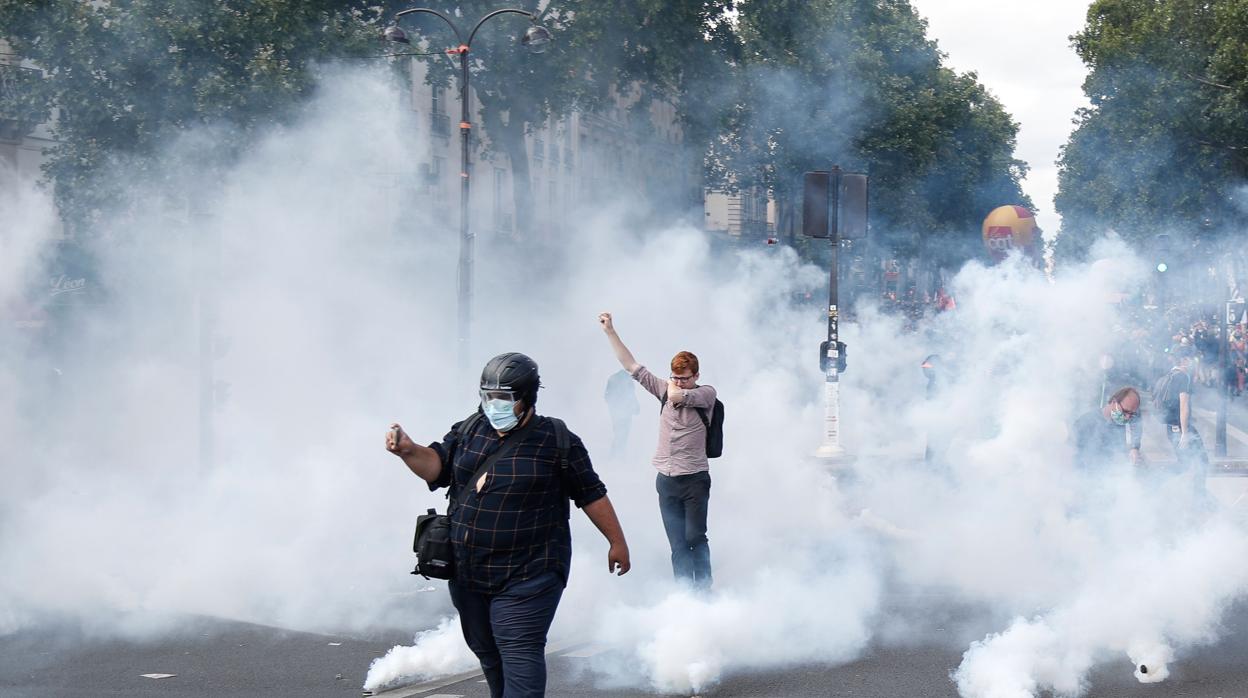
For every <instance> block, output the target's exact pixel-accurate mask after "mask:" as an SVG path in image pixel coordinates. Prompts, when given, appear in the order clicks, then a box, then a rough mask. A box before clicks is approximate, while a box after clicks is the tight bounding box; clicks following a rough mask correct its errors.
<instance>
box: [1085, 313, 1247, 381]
mask: <svg viewBox="0 0 1248 698" xmlns="http://www.w3.org/2000/svg"><path fill="white" fill-rule="evenodd" d="M1124 316H1125V320H1124V322H1123V324H1122V325H1120V326H1118V327H1117V328H1116V330H1117V334H1118V335H1119V339H1120V341H1118V342H1117V343H1116V344H1117V346H1118V347H1119V349H1118V350H1117V352H1116V353H1115V354H1114V355H1112V356H1110V357H1108V360H1107V361H1105V362H1104V363H1103V367H1104V368H1105V370H1106V373H1107V379H1108V382H1110V383H1116V382H1123V383H1129V384H1132V385H1141V386H1144V387H1148V386H1150V385H1151V384H1152V381H1154V380H1155V379H1156V378H1157V377H1158V376H1160V375H1162V374H1164V373H1165V372H1166V371H1167V370H1168V369H1169V367H1170V366H1171V365H1172V363H1173V361H1172V357H1173V356H1174V353H1175V352H1176V351H1184V352H1190V353H1191V355H1192V381H1193V383H1195V384H1197V385H1201V386H1204V387H1207V388H1220V387H1221V386H1223V385H1226V386H1227V387H1228V388H1229V392H1230V395H1231V397H1232V398H1238V397H1243V396H1244V393H1245V392H1246V391H1245V388H1248V322H1239V323H1238V324H1235V325H1231V326H1230V334H1229V338H1228V339H1229V341H1228V343H1227V356H1226V365H1225V369H1224V368H1223V364H1222V359H1221V353H1220V352H1221V346H1220V345H1221V342H1222V329H1223V325H1222V323H1220V322H1218V319H1219V318H1218V316H1217V315H1216V314H1213V313H1208V312H1205V311H1204V310H1202V309H1201V308H1199V307H1195V306H1190V305H1172V306H1169V307H1166V308H1149V307H1143V306H1140V307H1135V308H1132V309H1129V310H1126V311H1125V313H1124ZM1240 319H1241V320H1243V319H1244V318H1242V317H1241V318H1240Z"/></svg>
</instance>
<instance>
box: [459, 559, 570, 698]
mask: <svg viewBox="0 0 1248 698" xmlns="http://www.w3.org/2000/svg"><path fill="white" fill-rule="evenodd" d="M450 589H451V603H453V604H455V608H456V609H457V610H458V611H459V622H460V625H461V626H462V627H463V630H464V639H465V640H466V641H467V642H468V648H469V649H471V650H472V652H473V654H475V655H477V659H479V660H480V661H481V671H482V672H483V673H484V674H485V680H486V682H487V683H488V684H489V686H490V697H491V698H531V697H533V698H540V696H543V695H545V694H546V632H547V631H548V630H550V623H551V621H553V620H554V619H555V609H557V608H558V607H559V598H560V597H561V596H563V579H562V578H560V577H559V575H558V574H556V573H554V572H547V573H546V574H542V575H539V576H537V577H534V578H533V579H526V580H525V581H522V582H516V583H514V584H508V585H507V586H506V587H504V588H503V590H502V591H501V592H499V593H497V594H481V593H478V592H473V591H468V590H466V589H464V588H462V587H461V586H460V585H459V584H457V583H455V582H451V583H450Z"/></svg>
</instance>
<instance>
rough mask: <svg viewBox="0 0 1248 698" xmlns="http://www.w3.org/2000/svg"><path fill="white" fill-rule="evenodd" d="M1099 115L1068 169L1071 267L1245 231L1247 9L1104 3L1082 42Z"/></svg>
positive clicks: (1077, 43)
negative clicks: (1170, 242) (1089, 253)
mask: <svg viewBox="0 0 1248 698" xmlns="http://www.w3.org/2000/svg"><path fill="white" fill-rule="evenodd" d="M1073 42H1074V47H1075V50H1076V51H1077V52H1078V54H1079V57H1080V58H1081V59H1082V60H1083V62H1084V63H1085V64H1086V65H1087V66H1088V69H1089V72H1088V77H1087V79H1086V80H1085V81H1084V85H1083V89H1084V93H1085V94H1086V95H1087V96H1088V99H1089V101H1090V102H1091V106H1090V107H1088V108H1086V109H1083V110H1081V111H1080V112H1079V113H1078V115H1077V119H1076V123H1077V127H1076V129H1075V131H1074V132H1073V133H1072V134H1071V137H1070V140H1069V141H1068V142H1067V144H1066V145H1065V147H1064V148H1063V150H1062V154H1061V158H1060V161H1059V165H1060V174H1059V190H1058V196H1057V200H1056V202H1057V206H1058V210H1059V211H1060V212H1061V213H1062V218H1063V224H1062V234H1061V236H1060V237H1059V238H1058V246H1057V254H1058V256H1059V258H1061V259H1071V258H1078V257H1080V256H1082V255H1083V254H1084V253H1085V252H1086V250H1087V248H1088V247H1089V246H1090V245H1091V243H1092V241H1093V240H1095V239H1096V238H1098V237H1100V236H1101V235H1102V234H1104V233H1105V232H1107V231H1109V230H1114V231H1116V232H1117V233H1118V234H1119V235H1120V236H1121V237H1123V238H1124V239H1126V240H1128V241H1131V242H1133V243H1135V244H1137V245H1143V244H1145V243H1146V242H1147V241H1149V240H1152V239H1153V238H1154V237H1155V235H1156V234H1158V233H1160V232H1169V233H1171V234H1172V235H1177V236H1178V237H1179V238H1180V239H1185V240H1186V241H1187V244H1195V243H1198V242H1199V239H1200V238H1201V237H1209V236H1211V235H1218V234H1223V233H1226V232H1227V231H1229V230H1232V229H1234V230H1237V229H1238V228H1239V220H1240V219H1241V218H1242V216H1243V202H1242V201H1238V202H1237V201H1236V196H1237V192H1238V191H1239V190H1240V189H1241V188H1242V186H1243V183H1244V180H1245V179H1246V178H1248V0H1213V1H1211V2H1210V1H1205V0H1097V1H1096V2H1094V3H1092V5H1091V7H1090V8H1089V9H1088V19H1087V24H1086V25H1085V27H1084V29H1083V31H1081V32H1080V33H1079V34H1077V35H1075V36H1074V37H1073Z"/></svg>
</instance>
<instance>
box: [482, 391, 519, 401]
mask: <svg viewBox="0 0 1248 698" xmlns="http://www.w3.org/2000/svg"><path fill="white" fill-rule="evenodd" d="M480 392H481V402H489V401H490V400H506V401H507V402H515V401H516V394H515V393H513V392H512V391H510V390H482V391H480Z"/></svg>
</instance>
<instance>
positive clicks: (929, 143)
mask: <svg viewBox="0 0 1248 698" xmlns="http://www.w3.org/2000/svg"><path fill="white" fill-rule="evenodd" d="M926 30H927V26H926V23H925V22H924V21H923V20H922V19H921V18H920V17H919V16H918V15H917V14H916V13H915V12H914V9H913V8H912V7H911V6H910V4H909V2H908V1H907V0H818V1H815V2H810V1H807V0H766V1H763V0H743V2H742V3H741V5H740V33H741V38H742V42H743V48H742V55H743V59H742V61H741V62H740V63H739V64H738V65H737V66H736V73H737V75H738V76H739V82H738V84H739V89H740V92H739V98H738V102H737V107H736V109H735V111H734V112H733V113H732V114H731V116H730V118H729V120H728V123H727V129H726V131H725V133H724V134H723V136H722V137H721V138H720V139H718V140H717V141H715V142H714V147H713V149H712V152H711V154H710V160H711V162H712V163H713V168H712V176H713V178H714V181H715V182H716V184H717V185H718V186H720V187H723V188H727V189H732V188H734V187H745V186H751V185H755V184H758V185H761V186H764V187H766V188H767V189H769V190H770V191H771V192H773V194H774V196H775V198H776V200H777V202H778V205H779V208H780V210H781V211H782V216H781V217H782V220H781V227H782V228H783V227H785V226H784V220H783V218H787V217H789V216H791V212H792V209H793V203H794V197H795V194H796V191H795V190H796V185H797V183H798V178H799V177H800V176H801V173H802V172H804V171H807V170H813V169H826V168H827V167H828V166H830V165H833V164H837V165H840V166H842V167H843V168H845V169H848V170H859V171H865V172H867V173H868V174H869V175H870V177H871V189H870V191H871V211H872V218H873V230H874V231H875V232H876V233H877V234H879V235H878V236H879V238H880V242H881V243H882V244H883V245H884V246H885V247H886V248H887V249H888V250H889V251H891V252H894V253H897V254H900V255H903V256H913V255H915V254H917V253H918V252H919V250H920V247H921V246H922V240H923V239H924V238H925V237H927V236H940V238H941V241H940V245H938V246H933V249H935V248H936V247H939V248H940V249H941V251H942V253H945V254H946V256H947V257H949V261H950V262H951V263H952V262H954V261H956V260H960V259H965V258H966V257H968V256H970V255H972V254H974V253H975V252H974V250H975V249H977V248H973V247H969V246H968V245H970V244H972V241H973V240H977V237H978V226H979V221H980V220H981V219H982V217H983V215H984V213H985V212H987V211H988V210H991V209H992V208H994V207H995V206H998V205H1000V204H1003V203H1021V204H1024V205H1030V202H1029V201H1028V200H1027V199H1026V197H1025V196H1024V195H1023V194H1022V191H1021V189H1020V187H1019V181H1020V180H1021V178H1022V176H1023V175H1024V173H1025V165H1024V164H1023V163H1022V162H1020V161H1018V160H1016V159H1015V158H1014V157H1013V151H1014V144H1015V137H1016V134H1017V130H1018V127H1017V125H1016V124H1015V123H1014V122H1013V121H1012V120H1011V119H1010V117H1009V115H1008V114H1007V113H1006V112H1005V110H1004V109H1003V108H1002V106H1001V104H1000V103H999V102H998V101H997V100H996V99H995V98H994V97H992V95H990V94H989V93H988V92H987V91H986V90H985V89H984V88H983V86H982V85H980V84H979V83H978V81H977V80H976V78H975V76H974V74H968V75H958V74H956V73H954V72H953V71H951V70H949V69H948V68H946V67H944V66H943V65H942V56H941V54H940V52H939V51H938V50H937V48H936V45H935V43H934V42H932V41H931V40H930V39H928V38H927V36H926Z"/></svg>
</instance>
